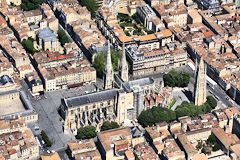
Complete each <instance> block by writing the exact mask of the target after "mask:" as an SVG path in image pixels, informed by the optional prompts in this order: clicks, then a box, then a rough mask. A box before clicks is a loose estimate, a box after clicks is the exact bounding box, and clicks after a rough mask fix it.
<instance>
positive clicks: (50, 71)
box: [39, 63, 96, 91]
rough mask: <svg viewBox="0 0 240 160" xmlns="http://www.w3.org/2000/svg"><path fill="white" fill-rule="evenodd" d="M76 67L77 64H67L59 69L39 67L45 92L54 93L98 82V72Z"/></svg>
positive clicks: (90, 68)
mask: <svg viewBox="0 0 240 160" xmlns="http://www.w3.org/2000/svg"><path fill="white" fill-rule="evenodd" d="M74 65H76V64H72V63H67V64H64V65H62V66H58V67H51V68H45V67H39V68H40V72H41V75H42V80H43V84H44V88H45V90H46V91H54V90H59V89H66V88H71V87H74V86H81V85H83V84H84V83H90V82H96V70H95V69H94V68H92V67H90V66H74ZM66 67H68V68H66Z"/></svg>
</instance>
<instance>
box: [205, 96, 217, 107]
mask: <svg viewBox="0 0 240 160" xmlns="http://www.w3.org/2000/svg"><path fill="white" fill-rule="evenodd" d="M207 104H209V105H210V106H211V108H212V109H214V108H216V107H217V101H216V99H215V98H213V96H207Z"/></svg>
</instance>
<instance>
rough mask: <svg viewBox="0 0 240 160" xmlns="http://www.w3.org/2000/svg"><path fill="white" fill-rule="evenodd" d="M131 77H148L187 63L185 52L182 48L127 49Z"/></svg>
mask: <svg viewBox="0 0 240 160" xmlns="http://www.w3.org/2000/svg"><path fill="white" fill-rule="evenodd" d="M126 53H127V57H128V61H129V63H130V66H131V69H130V70H131V71H132V74H133V76H135V77H138V76H142V75H149V74H152V73H161V72H166V71H169V70H170V69H172V68H176V67H180V66H183V65H185V64H186V62H187V52H186V50H184V49H182V48H180V47H179V48H167V47H164V48H162V49H156V50H151V49H148V48H142V49H137V48H134V47H128V49H127V50H126Z"/></svg>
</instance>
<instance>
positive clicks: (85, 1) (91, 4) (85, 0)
mask: <svg viewBox="0 0 240 160" xmlns="http://www.w3.org/2000/svg"><path fill="white" fill-rule="evenodd" d="M79 3H80V4H81V5H82V6H86V7H87V9H88V10H89V11H90V12H91V16H92V17H95V15H96V12H97V10H98V7H99V5H98V1H97V0H79Z"/></svg>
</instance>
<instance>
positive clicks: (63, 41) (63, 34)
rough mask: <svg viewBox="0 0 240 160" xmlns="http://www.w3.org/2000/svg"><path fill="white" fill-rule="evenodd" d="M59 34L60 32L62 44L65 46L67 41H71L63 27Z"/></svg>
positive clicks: (59, 37)
mask: <svg viewBox="0 0 240 160" xmlns="http://www.w3.org/2000/svg"><path fill="white" fill-rule="evenodd" d="M57 34H58V39H59V42H60V43H61V45H62V46H64V44H65V43H69V42H70V40H69V38H68V36H67V34H66V33H65V31H64V30H63V29H59V30H58V32H57Z"/></svg>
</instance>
